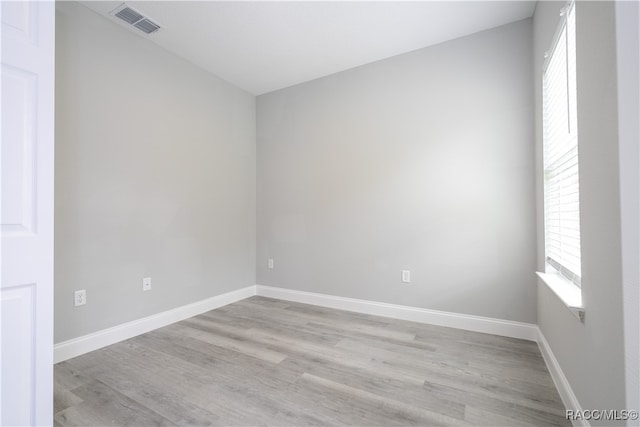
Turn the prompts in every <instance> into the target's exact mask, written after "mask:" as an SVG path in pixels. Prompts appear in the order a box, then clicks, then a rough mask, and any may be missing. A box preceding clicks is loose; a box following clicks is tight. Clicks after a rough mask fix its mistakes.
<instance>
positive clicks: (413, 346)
mask: <svg viewBox="0 0 640 427" xmlns="http://www.w3.org/2000/svg"><path fill="white" fill-rule="evenodd" d="M54 396H55V399H54V400H55V401H54V407H55V408H54V410H55V425H58V426H102V425H123V426H124V425H128V426H155V425H159V426H163V425H171V426H173V425H181V426H256V425H261V426H262V425H265V426H266V425H268V426H325V425H327V426H403V425H422V426H440V425H484V426H496V425H504V426H519V425H522V426H525V425H538V426H560V425H562V426H569V425H570V423H569V422H568V421H567V420H565V418H564V414H565V412H564V407H563V405H562V403H561V401H560V397H559V396H558V392H557V391H556V389H555V387H554V385H553V382H552V380H551V377H550V376H549V372H548V371H547V368H546V366H545V364H544V361H543V360H542V356H541V355H540V352H539V350H538V347H537V345H536V344H535V343H533V342H529V341H523V340H517V339H512V338H504V337H498V336H494V335H487V334H481V333H475V332H467V331H461V330H457V329H451V328H443V327H437V326H430V325H423V324H419V323H413V322H406V321H400V320H394V319H387V318H383V317H376V316H369V315H364V314H357V313H350V312H345V311H340V310H332V309H326V308H320V307H315V306H310V305H305V304H298V303H292V302H285V301H279V300H275V299H269V298H263V297H252V298H249V299H246V300H243V301H240V302H237V303H234V304H230V305H227V306H225V307H222V308H219V309H217V310H213V311H210V312H208V313H205V314H202V315H200V316H196V317H193V318H191V319H187V320H184V321H182V322H179V323H176V324H173V325H170V326H167V327H164V328H161V329H158V330H155V331H153V332H149V333H147V334H144V335H141V336H138V337H135V338H132V339H129V340H127V341H123V342H121V343H118V344H114V345H111V346H109V347H105V348H103V349H100V350H97V351H94V352H91V353H88V354H85V355H82V356H79V357H76V358H74V359H71V360H68V361H65V362H61V363H59V364H57V365H56V366H55V392H54Z"/></svg>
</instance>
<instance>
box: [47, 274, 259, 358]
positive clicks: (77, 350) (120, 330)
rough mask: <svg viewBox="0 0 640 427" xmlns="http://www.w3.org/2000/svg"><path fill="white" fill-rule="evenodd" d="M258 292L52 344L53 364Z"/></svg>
mask: <svg viewBox="0 0 640 427" xmlns="http://www.w3.org/2000/svg"><path fill="white" fill-rule="evenodd" d="M255 294H256V287H255V286H248V287H246V288H242V289H238V290H235V291H231V292H227V293H225V294H222V295H217V296H215V297H211V298H207V299H205V300H202V301H198V302H194V303H192V304H187V305H183V306H182V307H177V308H174V309H171V310H167V311H164V312H162V313H158V314H154V315H152V316H148V317H143V318H142V319H138V320H133V321H131V322H127V323H123V324H122V325H118V326H114V327H112V328H108V329H103V330H101V331H98V332H94V333H92V334H88V335H84V336H81V337H78V338H74V339H71V340H68V341H63V342H61V343H58V344H56V345H54V346H53V363H58V362H62V361H64V360H67V359H71V358H72V357H76V356H80V355H81V354H84V353H88V352H90V351H93V350H97V349H99V348H102V347H105V346H108V345H111V344H115V343H117V342H120V341H123V340H126V339H129V338H132V337H135V336H137V335H140V334H144V333H145V332H149V331H152V330H154V329H158V328H161V327H163V326H167V325H169V324H171V323H175V322H179V321H180V320H184V319H188V318H189V317H193V316H197V315H198V314H202V313H205V312H207V311H210V310H213V309H215V308H218V307H222V306H224V305H227V304H231V303H233V302H236V301H240V300H243V299H245V298H249V297H251V296H254V295H255Z"/></svg>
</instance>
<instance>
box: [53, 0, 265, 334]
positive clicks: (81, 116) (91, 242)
mask: <svg viewBox="0 0 640 427" xmlns="http://www.w3.org/2000/svg"><path fill="white" fill-rule="evenodd" d="M57 7H58V11H57V20H56V30H57V32H56V164H55V166H56V177H55V178H56V183H55V189H56V201H55V284H56V286H55V341H56V342H60V341H63V340H67V339H70V338H73V337H77V336H80V335H84V334H87V333H90V332H93V331H97V330H100V329H104V328H107V327H110V326H114V325H118V324H121V323H123V322H127V321H130V320H134V319H138V318H141V317H143V316H146V315H150V314H155V313H158V312H161V311H163V310H167V309H171V308H174V307H177V306H181V305H184V304H187V303H191V302H195V301H199V300H202V299H205V298H207V297H211V296H214V295H218V294H221V293H224V292H226V291H230V290H234V289H238V288H242V287H245V286H250V285H253V284H255V98H254V97H253V96H251V95H249V94H247V93H245V92H242V91H241V90H239V89H237V88H235V87H233V86H231V85H229V84H227V83H225V82H223V81H221V80H220V79H218V78H216V77H214V76H212V75H210V74H208V73H206V72H204V71H202V70H200V69H198V68H196V67H194V66H193V65H191V64H189V63H187V62H185V61H183V60H181V59H178V58H177V57H176V56H174V55H171V54H169V53H168V52H166V51H164V50H162V49H161V48H159V47H157V46H156V45H154V44H153V43H151V42H149V41H147V40H144V39H143V38H141V37H138V36H136V35H134V34H132V33H130V32H128V31H126V30H123V29H122V28H120V27H118V26H116V25H115V24H113V23H111V22H109V21H107V20H105V19H104V18H102V17H99V16H98V15H96V14H94V13H93V12H91V11H89V10H88V9H87V8H85V7H84V6H82V5H79V4H77V3H72V2H59V3H58V5H57ZM144 276H150V277H151V278H152V280H153V290H152V291H150V292H144V293H143V292H142V278H143V277H144ZM76 289H86V290H87V300H88V303H87V305H85V306H82V307H78V308H74V307H73V291H74V290H76Z"/></svg>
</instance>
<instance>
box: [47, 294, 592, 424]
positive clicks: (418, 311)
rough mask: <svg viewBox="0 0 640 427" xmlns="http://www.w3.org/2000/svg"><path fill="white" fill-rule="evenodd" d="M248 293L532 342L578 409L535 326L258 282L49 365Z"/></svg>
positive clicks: (95, 340) (135, 324)
mask: <svg viewBox="0 0 640 427" xmlns="http://www.w3.org/2000/svg"><path fill="white" fill-rule="evenodd" d="M254 295H259V296H264V297H269V298H277V299H281V300H285V301H293V302H300V303H303V304H312V305H317V306H321V307H328V308H335V309H339V310H347V311H353V312H356V313H364V314H372V315H376V316H383V317H390V318H393V319H400V320H409V321H412V322H419V323H426V324H430V325H437V326H446V327H450V328H457V329H464V330H467V331H474V332H483V333H487V334H494V335H500V336H505V337H511V338H519V339H525V340H529V341H536V342H537V343H538V346H539V347H540V351H541V353H542V356H543V358H544V361H545V363H546V365H547V368H548V369H549V372H550V374H551V378H552V379H553V381H554V383H555V385H556V388H557V389H558V393H559V394H560V398H561V399H562V402H563V403H564V405H565V407H566V408H567V409H572V410H574V411H580V410H581V409H582V408H581V406H580V404H579V402H578V399H577V398H576V396H575V394H574V393H573V390H572V389H571V385H570V384H569V381H567V378H566V377H565V376H564V373H563V372H562V369H561V368H560V364H559V363H558V361H557V360H556V358H555V356H554V355H553V352H552V351H551V347H549V343H548V342H547V340H546V339H545V337H544V335H543V334H542V331H541V330H540V329H539V328H538V326H537V325H533V324H530V323H523V322H514V321H510V320H501V319H493V318H489V317H481V316H472V315H468V314H459V313H450V312H445V311H437V310H429V309H426V308H419V307H410V306H403V305H396V304H387V303H382V302H375V301H367V300H361V299H355V298H345V297H338V296H333V295H326V294H317V293H313V292H305V291H296V290H292V289H285V288H276V287H271V286H263V285H255V286H248V287H246V288H243V289H238V290H236V291H231V292H227V293H225V294H222V295H218V296H215V297H212V298H207V299H205V300H202V301H198V302H195V303H193V304H188V305H185V306H182V307H177V308H174V309H172V310H168V311H164V312H162V313H158V314H154V315H152V316H148V317H144V318H142V319H138V320H134V321H131V322H127V323H124V324H122V325H118V326H114V327H112V328H108V329H104V330H101V331H98V332H94V333H92V334H88V335H84V336H82V337H78V338H74V339H71V340H68V341H64V342H61V343H58V344H56V345H55V346H54V363H58V362H62V361H64V360H67V359H71V358H72V357H76V356H80V355H82V354H85V353H88V352H90V351H93V350H97V349H99V348H102V347H105V346H108V345H111V344H115V343H117V342H120V341H123V340H126V339H129V338H132V337H135V336H137V335H140V334H144V333H146V332H149V331H152V330H154V329H157V328H161V327H163V326H166V325H169V324H171V323H175V322H179V321H181V320H184V319H187V318H189V317H193V316H197V315H198V314H202V313H205V312H207V311H210V310H213V309H216V308H219V307H222V306H225V305H227V304H231V303H233V302H236V301H240V300H243V299H245V298H249V297H252V296H254ZM574 426H576V427H578V426H580V427H589V423H588V422H587V421H586V420H579V421H574Z"/></svg>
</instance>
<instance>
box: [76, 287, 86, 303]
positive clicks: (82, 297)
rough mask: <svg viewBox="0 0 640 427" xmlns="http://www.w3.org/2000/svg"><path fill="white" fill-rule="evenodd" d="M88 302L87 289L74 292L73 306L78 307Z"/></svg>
mask: <svg viewBox="0 0 640 427" xmlns="http://www.w3.org/2000/svg"><path fill="white" fill-rule="evenodd" d="M86 303H87V291H85V290H84V289H82V290H80V291H75V292H74V293H73V306H74V307H78V306H80V305H85V304H86Z"/></svg>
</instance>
